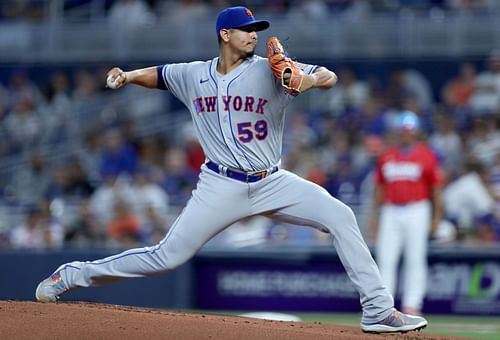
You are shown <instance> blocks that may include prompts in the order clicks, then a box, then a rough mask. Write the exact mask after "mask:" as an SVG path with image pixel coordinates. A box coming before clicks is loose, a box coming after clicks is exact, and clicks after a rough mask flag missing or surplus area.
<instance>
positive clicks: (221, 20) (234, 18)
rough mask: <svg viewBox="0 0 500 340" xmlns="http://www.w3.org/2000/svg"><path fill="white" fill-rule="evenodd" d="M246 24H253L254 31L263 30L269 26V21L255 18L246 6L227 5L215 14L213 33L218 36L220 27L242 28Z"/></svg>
mask: <svg viewBox="0 0 500 340" xmlns="http://www.w3.org/2000/svg"><path fill="white" fill-rule="evenodd" d="M246 26H253V27H255V30H256V31H263V30H265V29H267V28H268V27H269V26H270V23H269V21H266V20H255V17H254V16H253V13H252V11H251V10H249V9H248V8H246V7H243V6H237V7H229V8H226V9H224V10H222V11H221V12H220V13H219V15H218V16H217V24H216V25H215V33H216V34H217V36H219V32H220V30H221V29H230V28H242V27H246Z"/></svg>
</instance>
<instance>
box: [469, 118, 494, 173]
mask: <svg viewBox="0 0 500 340" xmlns="http://www.w3.org/2000/svg"><path fill="white" fill-rule="evenodd" d="M467 148H468V149H469V150H470V152H471V153H472V155H473V156H474V157H475V158H477V159H478V160H479V161H480V162H481V163H482V164H483V165H484V166H487V167H489V166H492V165H493V162H494V160H495V157H496V155H497V154H498V153H500V131H498V129H497V127H496V121H495V118H494V117H483V118H479V117H477V118H475V119H474V121H473V127H472V131H471V133H470V134H469V136H468V141H467Z"/></svg>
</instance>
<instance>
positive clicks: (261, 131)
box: [238, 120, 267, 143]
mask: <svg viewBox="0 0 500 340" xmlns="http://www.w3.org/2000/svg"><path fill="white" fill-rule="evenodd" d="M254 137H255V138H257V139H258V140H264V139H266V137H267V122H266V121H265V120H258V121H256V122H255V124H254V126H253V129H252V123H251V122H243V123H239V124H238V139H239V140H240V141H241V142H243V143H249V142H251V141H252V140H253V138H254Z"/></svg>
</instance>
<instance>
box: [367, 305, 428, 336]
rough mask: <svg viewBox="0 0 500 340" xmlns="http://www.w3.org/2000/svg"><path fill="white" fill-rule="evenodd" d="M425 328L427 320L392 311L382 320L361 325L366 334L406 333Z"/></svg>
mask: <svg viewBox="0 0 500 340" xmlns="http://www.w3.org/2000/svg"><path fill="white" fill-rule="evenodd" d="M426 326H427V320H425V319H424V318H423V317H421V316H414V315H408V314H404V313H401V312H399V311H397V310H396V309H394V310H393V311H392V313H391V314H389V316H388V317H386V318H385V319H384V320H382V321H379V322H374V323H369V324H367V323H361V330H362V331H363V332H366V333H397V332H400V333H406V332H409V331H419V330H421V329H423V328H425V327H426Z"/></svg>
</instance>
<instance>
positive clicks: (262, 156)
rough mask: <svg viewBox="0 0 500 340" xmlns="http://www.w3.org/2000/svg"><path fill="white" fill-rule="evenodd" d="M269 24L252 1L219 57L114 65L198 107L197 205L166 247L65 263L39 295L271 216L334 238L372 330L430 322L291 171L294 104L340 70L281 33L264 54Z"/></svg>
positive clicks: (187, 251) (132, 273)
mask: <svg viewBox="0 0 500 340" xmlns="http://www.w3.org/2000/svg"><path fill="white" fill-rule="evenodd" d="M269 25H270V24H269V22H268V21H264V20H256V19H255V18H254V16H253V14H252V12H251V11H250V10H249V9H247V8H245V7H231V8H226V9H225V10H223V11H221V12H220V13H219V15H218V17H217V23H216V30H215V33H216V35H217V38H218V42H219V55H218V56H217V57H215V58H213V59H210V60H207V61H195V62H189V63H179V64H166V65H159V66H154V67H149V68H144V69H137V70H132V71H128V72H125V71H123V70H121V69H119V68H113V69H111V70H110V71H109V72H108V79H107V85H108V87H110V88H113V89H118V88H121V87H123V86H125V85H128V84H135V85H140V86H144V87H147V88H158V89H162V90H167V91H170V92H171V93H172V94H173V95H175V96H176V97H177V98H179V99H180V100H181V101H182V102H183V103H184V105H185V106H186V107H187V108H188V109H189V111H190V113H191V116H192V120H193V124H194V127H195V130H196V133H197V136H198V138H199V141H200V143H201V145H202V147H203V150H204V152H205V156H206V162H205V163H204V165H203V166H202V168H201V174H200V177H199V181H198V184H197V186H196V189H195V190H194V191H193V193H192V196H191V198H190V200H189V202H188V203H187V206H186V207H185V209H184V210H183V211H182V213H181V214H180V216H179V217H178V218H177V220H176V221H175V222H174V224H173V225H172V227H171V228H170V230H169V232H168V233H167V235H166V236H165V238H164V239H163V240H162V241H161V242H160V243H159V244H157V245H155V246H152V247H144V248H140V249H132V250H128V251H125V252H123V253H121V254H118V255H114V256H111V257H108V258H104V259H101V260H97V261H88V262H79V261H77V262H71V263H67V264H64V265H62V266H60V267H59V268H58V269H57V270H56V271H55V272H54V273H53V274H52V275H51V276H50V277H48V278H47V279H45V280H44V281H42V282H41V283H40V284H39V285H38V287H37V289H36V298H37V299H38V300H40V301H56V300H57V299H58V296H59V295H60V294H62V293H64V292H66V291H68V290H71V289H73V288H76V287H90V286H98V285H101V284H105V283H108V282H113V281H117V280H121V279H126V278H132V277H142V276H147V275H153V274H158V273H162V272H167V271H171V270H174V269H175V268H177V267H179V266H180V265H182V264H183V263H185V262H186V261H188V260H189V259H190V258H191V257H193V256H194V255H195V254H196V252H198V250H199V249H200V248H201V247H202V246H203V245H204V244H205V243H206V242H207V241H208V240H210V239H211V238H212V237H214V236H215V235H216V234H217V233H219V232H220V231H222V230H223V229H225V228H226V227H228V226H230V225H231V224H233V223H235V222H237V221H239V220H241V219H243V218H246V217H248V216H254V215H264V216H267V217H270V218H273V219H276V220H279V221H285V222H288V223H294V224H299V225H305V226H310V227H313V228H317V229H319V230H322V231H324V232H328V233H331V234H332V235H333V236H334V242H333V243H334V246H335V247H336V249H337V252H338V254H339V257H340V259H341V261H342V263H343V265H344V266H345V268H346V271H347V273H348V275H349V277H350V278H351V280H352V282H353V283H354V285H355V286H356V288H357V289H358V291H359V294H360V301H361V305H362V307H363V316H362V321H361V328H362V329H363V330H364V331H366V332H401V331H410V330H417V329H421V328H424V327H425V326H426V325H427V321H426V320H425V319H424V318H420V317H412V316H408V315H405V314H403V313H400V312H398V311H397V310H395V309H394V301H393V298H392V296H391V294H390V293H389V292H388V290H387V289H386V288H385V287H384V286H383V285H382V281H381V278H380V274H379V271H378V268H377V266H376V264H375V262H374V260H373V259H372V257H371V254H370V252H369V250H368V248H367V246H366V244H365V242H364V240H363V238H362V236H361V233H360V231H359V228H358V225H357V222H356V219H355V217H354V214H353V212H352V210H351V209H350V208H349V207H347V206H346V205H345V204H343V203H342V202H340V201H338V200H337V199H335V198H333V197H332V196H330V195H329V194H328V192H327V191H326V190H325V189H323V188H322V187H320V186H318V185H316V184H313V183H311V182H309V181H306V180H304V179H303V178H300V177H299V176H297V175H295V174H293V173H290V172H288V171H287V170H284V169H282V168H281V165H280V164H281V148H282V137H283V127H284V119H285V108H286V106H287V105H288V104H289V103H290V102H291V101H292V100H293V99H294V98H295V97H296V96H297V95H299V94H300V93H302V92H305V91H308V90H309V89H312V88H319V89H330V88H332V87H333V86H334V85H335V83H336V82H337V77H336V75H335V74H334V73H333V72H331V71H330V70H328V69H326V68H324V67H318V66H316V65H307V64H302V63H298V62H295V61H293V60H291V59H290V58H289V57H287V55H286V53H285V51H284V50H283V47H282V45H281V43H280V42H279V40H278V39H277V38H270V39H269V40H268V42H267V54H268V55H267V58H263V57H260V56H257V55H255V54H254V51H255V48H256V45H257V40H258V35H257V32H258V31H262V30H265V29H267V28H268V27H269Z"/></svg>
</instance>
